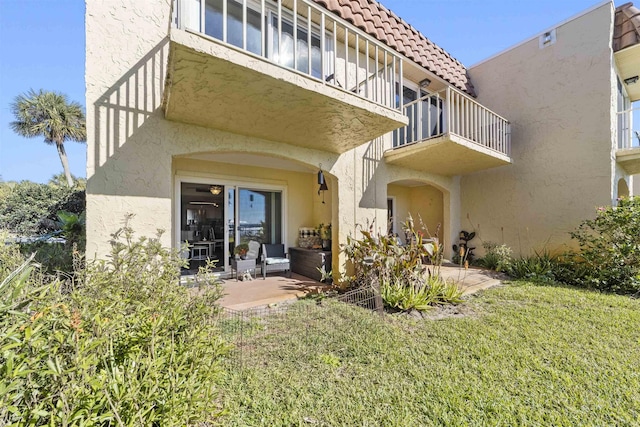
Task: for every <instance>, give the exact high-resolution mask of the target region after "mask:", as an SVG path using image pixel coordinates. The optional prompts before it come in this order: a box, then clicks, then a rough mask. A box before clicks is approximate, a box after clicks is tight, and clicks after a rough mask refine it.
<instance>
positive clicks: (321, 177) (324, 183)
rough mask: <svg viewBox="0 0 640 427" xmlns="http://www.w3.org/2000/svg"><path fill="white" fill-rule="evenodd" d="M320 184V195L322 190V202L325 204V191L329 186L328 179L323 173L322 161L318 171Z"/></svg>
mask: <svg viewBox="0 0 640 427" xmlns="http://www.w3.org/2000/svg"><path fill="white" fill-rule="evenodd" d="M318 184H319V185H320V188H318V196H319V195H320V192H322V204H324V192H325V191H327V190H328V189H329V187H327V180H326V179H325V178H324V173H322V163H320V170H319V171H318Z"/></svg>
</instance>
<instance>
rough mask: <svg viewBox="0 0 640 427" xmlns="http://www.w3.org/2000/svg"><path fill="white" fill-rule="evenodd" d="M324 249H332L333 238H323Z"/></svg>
mask: <svg viewBox="0 0 640 427" xmlns="http://www.w3.org/2000/svg"><path fill="white" fill-rule="evenodd" d="M322 250H324V251H330V250H331V239H322Z"/></svg>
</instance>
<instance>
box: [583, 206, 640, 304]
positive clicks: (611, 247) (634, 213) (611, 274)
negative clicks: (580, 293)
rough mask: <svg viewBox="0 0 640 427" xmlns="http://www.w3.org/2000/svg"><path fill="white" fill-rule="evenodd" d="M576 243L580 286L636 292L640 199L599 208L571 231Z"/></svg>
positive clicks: (639, 282) (639, 263)
mask: <svg viewBox="0 0 640 427" xmlns="http://www.w3.org/2000/svg"><path fill="white" fill-rule="evenodd" d="M571 237H573V238H574V239H576V240H577V241H578V243H579V245H580V257H581V260H582V263H583V266H582V268H583V269H584V270H586V273H585V276H584V279H583V285H585V286H588V287H593V288H596V289H599V290H603V291H610V292H620V293H634V292H640V198H639V197H632V198H629V199H626V198H623V199H620V200H619V203H618V206H616V207H610V206H608V207H600V208H598V210H597V216H596V218H595V219H589V220H585V221H583V222H582V223H581V224H580V226H579V227H578V228H577V229H576V230H575V231H573V232H572V233H571Z"/></svg>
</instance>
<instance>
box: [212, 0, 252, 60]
mask: <svg viewBox="0 0 640 427" xmlns="http://www.w3.org/2000/svg"><path fill="white" fill-rule="evenodd" d="M201 1H202V0H201ZM242 48H243V49H244V50H247V0H242Z"/></svg>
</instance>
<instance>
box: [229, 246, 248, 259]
mask: <svg viewBox="0 0 640 427" xmlns="http://www.w3.org/2000/svg"><path fill="white" fill-rule="evenodd" d="M247 252H249V245H248V244H246V243H240V244H239V245H237V246H236V247H235V248H234V249H233V253H234V255H235V256H236V258H237V257H240V259H245V258H246V257H247Z"/></svg>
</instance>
